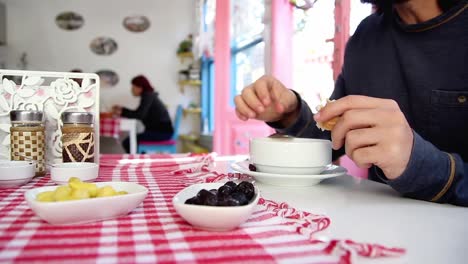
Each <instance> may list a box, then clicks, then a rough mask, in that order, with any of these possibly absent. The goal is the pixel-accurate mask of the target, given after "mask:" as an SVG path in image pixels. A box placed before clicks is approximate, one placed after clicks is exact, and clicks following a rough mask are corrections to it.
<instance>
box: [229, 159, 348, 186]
mask: <svg viewBox="0 0 468 264" xmlns="http://www.w3.org/2000/svg"><path fill="white" fill-rule="evenodd" d="M231 168H232V169H234V170H235V171H238V172H241V173H244V174H247V175H250V176H252V177H254V178H255V179H256V180H258V181H259V182H263V183H266V184H271V185H277V186H288V187H303V186H312V185H316V184H318V183H319V182H320V181H322V180H324V179H328V178H333V177H338V176H341V175H345V174H346V172H347V170H346V169H345V168H343V167H341V166H336V165H329V166H327V168H326V169H325V170H324V171H323V172H322V173H320V174H316V175H303V174H273V173H264V172H258V171H250V170H249V162H248V161H240V162H235V163H232V164H231Z"/></svg>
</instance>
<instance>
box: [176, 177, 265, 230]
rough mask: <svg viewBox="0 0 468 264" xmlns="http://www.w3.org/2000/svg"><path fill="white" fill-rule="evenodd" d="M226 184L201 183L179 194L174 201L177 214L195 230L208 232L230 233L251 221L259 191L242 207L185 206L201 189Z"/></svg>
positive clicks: (215, 187) (214, 187)
mask: <svg viewBox="0 0 468 264" xmlns="http://www.w3.org/2000/svg"><path fill="white" fill-rule="evenodd" d="M223 184H224V183H200V184H194V185H191V186H189V187H187V188H185V189H183V190H182V191H180V192H178V193H177V194H176V195H175V196H174V198H173V199H172V204H173V205H174V208H175V209H176V211H177V213H178V214H179V215H180V216H181V217H182V218H183V219H185V221H187V222H188V223H190V224H191V225H192V226H194V227H195V228H199V229H203V230H208V231H228V230H232V229H234V228H236V227H237V226H239V225H241V224H242V223H244V222H245V221H246V220H247V219H249V217H250V215H251V214H252V212H253V211H254V209H255V206H256V205H257V203H258V200H259V198H260V195H259V192H258V189H257V188H255V196H254V197H253V198H252V200H251V201H250V202H249V203H248V204H247V205H241V206H207V205H193V204H185V201H186V200H187V199H189V198H192V197H193V196H195V195H197V193H198V192H199V191H200V190H201V189H206V190H211V189H218V188H219V187H221V186H222V185H223Z"/></svg>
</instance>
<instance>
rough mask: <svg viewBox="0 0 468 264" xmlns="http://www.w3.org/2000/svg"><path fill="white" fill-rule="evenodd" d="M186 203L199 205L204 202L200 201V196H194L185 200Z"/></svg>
mask: <svg viewBox="0 0 468 264" xmlns="http://www.w3.org/2000/svg"><path fill="white" fill-rule="evenodd" d="M185 204H197V205H201V204H202V203H201V202H200V200H199V199H198V197H196V196H194V197H192V198H189V199H187V200H186V201H185Z"/></svg>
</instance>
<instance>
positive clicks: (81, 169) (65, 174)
mask: <svg viewBox="0 0 468 264" xmlns="http://www.w3.org/2000/svg"><path fill="white" fill-rule="evenodd" d="M98 174H99V166H98V164H96V163H90V162H65V163H59V164H54V165H53V166H52V167H51V168H50V178H51V179H52V181H54V182H55V183H57V184H67V183H68V180H69V179H70V178H71V177H76V178H79V179H80V180H81V181H84V182H92V181H94V180H95V179H96V178H97V177H98Z"/></svg>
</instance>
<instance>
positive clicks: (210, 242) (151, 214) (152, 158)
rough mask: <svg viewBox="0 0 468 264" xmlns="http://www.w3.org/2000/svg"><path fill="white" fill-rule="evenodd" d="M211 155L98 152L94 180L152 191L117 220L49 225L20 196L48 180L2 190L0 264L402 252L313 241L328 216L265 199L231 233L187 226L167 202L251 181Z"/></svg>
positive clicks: (281, 259)
mask: <svg viewBox="0 0 468 264" xmlns="http://www.w3.org/2000/svg"><path fill="white" fill-rule="evenodd" d="M212 164H213V155H211V154H210V155H205V156H200V155H196V156H191V155H185V154H176V155H102V158H101V168H100V176H99V178H98V181H133V182H138V183H139V184H142V185H144V186H146V187H147V188H148V189H149V193H148V196H147V197H146V199H145V200H144V201H143V204H142V205H141V206H139V207H138V208H137V209H135V210H134V211H133V212H131V213H130V214H129V215H127V216H124V217H120V218H118V219H113V220H106V221H102V222H96V223H90V224H80V225H71V226H54V225H50V224H48V223H46V222H44V221H42V220H41V219H39V218H38V217H37V216H35V215H34V213H33V212H32V211H31V210H30V209H29V208H28V205H27V204H26V202H25V200H24V196H23V195H24V192H25V191H26V190H28V189H31V188H35V187H41V186H47V185H53V183H52V182H51V181H50V178H49V176H46V177H42V178H35V179H34V180H33V181H32V182H30V183H28V184H27V185H24V186H22V187H20V188H17V189H3V190H1V189H0V263H26V262H28V263H31V262H33V263H45V262H47V263H77V262H79V263H80V264H84V263H179V262H181V263H244V262H248V263H351V262H352V261H353V260H354V259H355V258H356V257H371V258H372V257H385V256H400V255H402V254H404V249H400V248H387V247H384V246H381V245H377V244H366V243H357V242H354V241H352V240H335V239H326V240H324V239H317V238H316V237H317V236H316V233H317V232H319V231H321V230H324V229H326V228H327V227H328V226H329V225H330V223H331V221H330V219H329V218H328V217H327V216H324V215H318V214H313V213H312V212H302V211H299V210H296V209H294V208H291V207H290V206H288V205H287V204H285V203H281V202H280V201H271V200H268V197H262V198H261V199H260V202H259V204H258V205H257V208H256V211H255V212H254V213H253V215H252V216H251V217H250V219H249V220H248V221H247V222H246V223H244V224H243V225H242V226H241V227H239V228H237V229H236V230H233V231H229V232H208V231H201V230H198V229H194V228H192V226H191V225H189V224H188V223H186V222H185V221H184V220H183V219H182V218H181V217H180V216H179V215H178V214H177V213H176V212H175V209H174V208H173V206H172V203H171V201H172V197H173V196H174V195H175V194H176V193H177V192H178V191H180V190H181V189H183V188H184V187H186V186H188V185H190V184H193V183H197V182H214V181H225V180H227V179H233V178H240V179H248V176H246V175H243V174H239V173H227V174H226V173H220V172H216V171H213V170H212V167H211V165H212Z"/></svg>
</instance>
